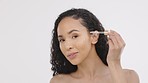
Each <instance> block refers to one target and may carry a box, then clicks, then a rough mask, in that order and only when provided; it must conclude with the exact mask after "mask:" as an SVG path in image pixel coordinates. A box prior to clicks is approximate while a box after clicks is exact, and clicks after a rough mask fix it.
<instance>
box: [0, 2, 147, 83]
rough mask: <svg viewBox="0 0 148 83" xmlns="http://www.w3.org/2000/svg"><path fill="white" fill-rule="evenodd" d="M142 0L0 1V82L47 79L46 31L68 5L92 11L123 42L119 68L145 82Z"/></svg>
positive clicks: (144, 8) (144, 4)
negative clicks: (117, 34) (133, 73)
mask: <svg viewBox="0 0 148 83" xmlns="http://www.w3.org/2000/svg"><path fill="white" fill-rule="evenodd" d="M147 3H148V1H147V0H0V83H49V80H50V79H51V77H52V71H51V70H50V67H51V65H50V63H49V61H50V46H51V44H50V41H51V37H52V36H51V31H52V29H53V25H54V21H55V19H56V18H57V16H58V15H59V14H60V13H61V12H63V11H65V10H67V9H71V8H85V9H88V10H90V11H91V12H93V13H94V14H95V15H96V16H97V17H98V19H99V20H100V21H101V23H102V24H103V26H104V27H105V28H106V29H113V30H115V31H117V32H119V33H120V34H121V35H122V37H123V38H124V40H125V42H126V47H125V49H124V51H123V54H122V67H123V68H128V69H133V70H135V71H136V72H137V73H138V75H139V78H140V81H141V83H148V79H147V77H148V71H147V70H148V66H147V65H148V57H147V56H148V53H147V49H148V38H147V35H148V31H147V30H148V29H147V28H148V23H147V22H148V5H147Z"/></svg>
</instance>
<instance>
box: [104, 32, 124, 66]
mask: <svg viewBox="0 0 148 83" xmlns="http://www.w3.org/2000/svg"><path fill="white" fill-rule="evenodd" d="M108 36H109V37H108V44H109V51H108V55H107V62H108V64H110V63H112V62H113V63H120V58H121V53H122V50H123V48H124V47H125V42H124V40H123V39H122V38H121V36H120V35H119V34H118V33H117V32H115V31H113V30H111V31H110V32H109V33H108Z"/></svg>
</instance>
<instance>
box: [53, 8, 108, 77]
mask: <svg viewBox="0 0 148 83" xmlns="http://www.w3.org/2000/svg"><path fill="white" fill-rule="evenodd" d="M65 17H72V18H73V19H76V20H78V19H82V21H81V24H82V25H83V26H85V27H86V28H87V30H88V31H96V30H97V31H104V28H103V26H102V24H101V23H100V22H99V20H98V19H97V18H96V16H95V15H93V14H92V13H91V12H90V11H88V10H86V9H82V8H79V9H75V8H73V9H70V10H67V11H65V12H63V13H61V14H60V15H59V17H58V18H57V19H56V21H55V25H54V29H53V31H52V33H53V35H52V41H51V44H52V47H51V61H50V63H51V64H52V68H51V70H52V71H53V76H55V75H57V74H69V73H72V72H75V71H77V65H72V64H71V63H70V62H69V61H68V60H67V59H66V58H65V56H64V55H63V53H62V52H61V50H60V47H59V41H58V34H57V28H58V24H59V23H60V21H61V20H62V19H64V18H65ZM95 48H96V51H97V54H98V57H100V59H101V60H102V62H103V63H104V64H105V65H107V66H108V64H107V61H106V58H107V53H108V48H109V46H108V44H107V36H105V35H99V39H98V42H97V43H96V44H95Z"/></svg>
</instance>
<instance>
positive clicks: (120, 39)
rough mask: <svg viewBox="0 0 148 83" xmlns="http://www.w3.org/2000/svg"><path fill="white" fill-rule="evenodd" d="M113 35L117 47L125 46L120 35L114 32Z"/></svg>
mask: <svg viewBox="0 0 148 83" xmlns="http://www.w3.org/2000/svg"><path fill="white" fill-rule="evenodd" d="M114 35H115V37H116V39H117V42H118V44H119V47H124V46H125V42H124V40H123V39H122V37H121V36H120V34H118V33H117V32H114Z"/></svg>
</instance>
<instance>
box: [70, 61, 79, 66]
mask: <svg viewBox="0 0 148 83" xmlns="http://www.w3.org/2000/svg"><path fill="white" fill-rule="evenodd" d="M70 63H71V64H72V65H78V64H80V63H81V62H80V61H77V60H71V61H70Z"/></svg>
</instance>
